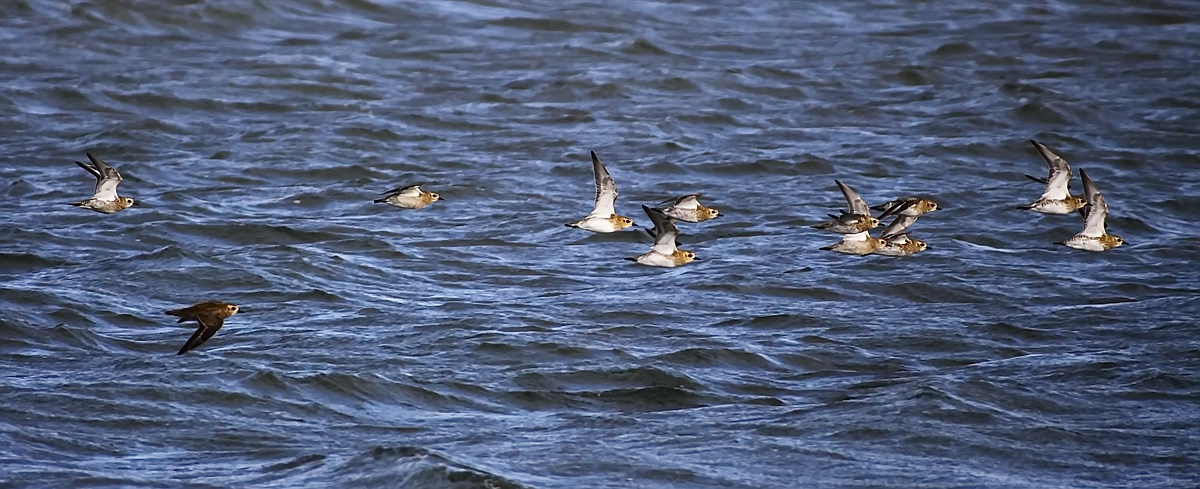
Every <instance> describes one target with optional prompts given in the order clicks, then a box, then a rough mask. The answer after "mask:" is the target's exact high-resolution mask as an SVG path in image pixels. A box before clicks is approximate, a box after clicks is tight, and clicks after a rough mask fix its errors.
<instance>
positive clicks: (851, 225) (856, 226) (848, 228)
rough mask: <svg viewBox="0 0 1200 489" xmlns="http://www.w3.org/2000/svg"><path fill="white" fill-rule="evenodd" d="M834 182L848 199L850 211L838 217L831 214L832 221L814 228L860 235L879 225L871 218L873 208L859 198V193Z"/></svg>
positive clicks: (847, 186)
mask: <svg viewBox="0 0 1200 489" xmlns="http://www.w3.org/2000/svg"><path fill="white" fill-rule="evenodd" d="M833 182H834V183H836V184H837V186H838V188H840V189H842V195H843V196H844V197H846V203H847V204H849V206H850V211H849V212H847V211H842V214H841V215H838V216H835V215H833V214H830V215H829V217H830V220H828V221H825V222H823V223H820V224H817V225H816V226H813V227H814V228H816V229H825V230H829V231H833V232H835V233H840V234H858V233H861V232H865V231H867V230H869V229H872V228H874V227H876V226H878V225H879V219H876V218H874V217H872V216H871V208H870V207H868V206H867V202H866V201H864V200H863V199H862V197H859V195H858V192H855V191H854V189H852V188H850V186H849V185H846V184H844V183H842V182H840V181H838V180H834V181H833Z"/></svg>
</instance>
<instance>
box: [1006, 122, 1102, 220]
mask: <svg viewBox="0 0 1200 489" xmlns="http://www.w3.org/2000/svg"><path fill="white" fill-rule="evenodd" d="M1029 142H1031V143H1033V147H1034V148H1037V150H1038V153H1041V155H1042V159H1044V160H1046V166H1048V167H1049V168H1050V175H1049V176H1047V177H1046V180H1044V182H1045V183H1046V191H1045V192H1042V196H1041V197H1040V198H1038V200H1036V201H1034V202H1032V203H1030V204H1026V205H1023V206H1020V207H1018V208H1019V209H1028V210H1032V211H1034V212H1041V213H1043V214H1070V213H1071V211H1074V210H1076V209H1078V208H1080V207H1083V206H1084V205H1087V202H1085V201H1084V200H1083V199H1081V198H1079V197H1074V196H1072V195H1071V192H1070V185H1071V176H1072V174H1071V165H1069V164H1067V160H1064V159H1062V158H1061V157H1059V156H1058V155H1056V154H1054V153H1052V152H1050V149H1049V148H1047V147H1046V145H1044V144H1042V143H1039V142H1037V141H1033V140H1030V141H1029ZM1025 176H1026V177H1029V178H1031V179H1033V180H1036V181H1043V180H1042V179H1040V178H1038V177H1034V176H1030V175H1025Z"/></svg>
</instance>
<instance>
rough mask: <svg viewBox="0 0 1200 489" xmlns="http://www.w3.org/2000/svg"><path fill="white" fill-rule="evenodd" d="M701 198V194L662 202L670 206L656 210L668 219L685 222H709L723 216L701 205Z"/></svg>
mask: <svg viewBox="0 0 1200 489" xmlns="http://www.w3.org/2000/svg"><path fill="white" fill-rule="evenodd" d="M700 197H702V195H701V194H688V195H684V196H682V197H676V198H674V199H667V200H664V201H662V203H663V204H666V203H667V202H670V203H671V205H670V206H668V207H665V208H656V209H657V210H659V211H661V212H662V213H663V214H665V215H666V216H667V217H670V218H672V219H678V220H680V221H684V222H700V221H707V220H709V219H712V218H715V217H717V216H719V215H720V214H721V213H720V212H717V210H716V209H713V208H712V207H704V206H703V205H700V200H699V199H700Z"/></svg>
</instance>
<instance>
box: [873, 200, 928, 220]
mask: <svg viewBox="0 0 1200 489" xmlns="http://www.w3.org/2000/svg"><path fill="white" fill-rule="evenodd" d="M871 208H872V209H875V210H877V211H883V214H880V215H879V218H880V219H887V217H888V216H892V215H900V216H909V217H917V216H920V215H923V214H928V213H930V212H933V211H936V210H937V209H938V205H937V202H934V201H932V200H928V199H922V198H920V197H905V198H903V199H896V200H889V201H887V202H884V203H882V204H879V205H876V206H871Z"/></svg>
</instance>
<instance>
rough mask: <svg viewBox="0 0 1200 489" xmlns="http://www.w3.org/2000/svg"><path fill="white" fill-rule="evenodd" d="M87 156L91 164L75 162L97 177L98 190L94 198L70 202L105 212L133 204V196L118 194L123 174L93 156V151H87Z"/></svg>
mask: <svg viewBox="0 0 1200 489" xmlns="http://www.w3.org/2000/svg"><path fill="white" fill-rule="evenodd" d="M87 157H88V159H89V160H91V164H88V163H84V162H81V161H76V162H75V164H76V165H79V167H80V168H83V169H84V170H87V171H88V173H91V174H92V176H94V177H96V191H95V193H94V194H93V195H92V198H90V199H88V200H81V201H79V202H70V204H71V205H73V206H75V207H82V208H84V209H91V210H94V211H96V212H102V213H105V214H112V213H114V212H120V211H123V210H125V209H128V208H129V207H131V206H133V199H132V198H129V197H121V196H119V195H117V185H120V184H121V181H122V180H124V179H123V178H121V174H120V173H118V172H117V169H116V168H113V167H111V166H109V165H108V163H105V162H104V160H101V159H100V158H97V157H95V156H92V154H91V153H87Z"/></svg>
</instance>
